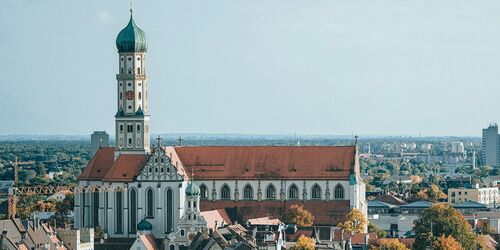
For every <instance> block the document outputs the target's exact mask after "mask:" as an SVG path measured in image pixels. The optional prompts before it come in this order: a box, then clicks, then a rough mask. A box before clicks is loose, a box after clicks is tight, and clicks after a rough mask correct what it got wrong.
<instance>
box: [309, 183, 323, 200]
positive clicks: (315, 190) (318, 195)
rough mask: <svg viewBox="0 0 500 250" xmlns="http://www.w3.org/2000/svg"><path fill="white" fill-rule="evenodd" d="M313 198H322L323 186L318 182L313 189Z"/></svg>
mask: <svg viewBox="0 0 500 250" xmlns="http://www.w3.org/2000/svg"><path fill="white" fill-rule="evenodd" d="M311 199H313V200H321V187H320V186H319V185H318V184H314V186H313V187H312V189H311Z"/></svg>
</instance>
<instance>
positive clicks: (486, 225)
mask: <svg viewBox="0 0 500 250" xmlns="http://www.w3.org/2000/svg"><path fill="white" fill-rule="evenodd" d="M479 232H480V233H481V234H494V233H495V229H494V228H493V227H492V226H491V225H490V223H489V222H486V223H484V225H483V228H481V230H480V231H479Z"/></svg>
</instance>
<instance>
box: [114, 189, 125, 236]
mask: <svg viewBox="0 0 500 250" xmlns="http://www.w3.org/2000/svg"><path fill="white" fill-rule="evenodd" d="M115 202H116V204H115V208H116V212H115V221H116V231H115V232H116V233H118V234H121V233H123V192H122V191H117V192H116V193H115Z"/></svg>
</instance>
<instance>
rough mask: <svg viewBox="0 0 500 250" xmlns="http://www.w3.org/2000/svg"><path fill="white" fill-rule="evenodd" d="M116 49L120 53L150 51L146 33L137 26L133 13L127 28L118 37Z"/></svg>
mask: <svg viewBox="0 0 500 250" xmlns="http://www.w3.org/2000/svg"><path fill="white" fill-rule="evenodd" d="M116 48H118V52H146V51H147V50H148V39H147V37H146V33H145V32H144V31H142V30H141V29H140V28H139V27H137V25H135V22H134V18H132V12H131V13H130V21H129V22H128V24H127V26H126V27H125V28H123V29H122V31H120V33H118V36H117V37H116Z"/></svg>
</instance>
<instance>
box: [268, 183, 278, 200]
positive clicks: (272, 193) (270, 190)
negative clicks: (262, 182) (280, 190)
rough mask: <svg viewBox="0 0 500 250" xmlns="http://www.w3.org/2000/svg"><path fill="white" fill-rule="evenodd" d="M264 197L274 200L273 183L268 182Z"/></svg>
mask: <svg viewBox="0 0 500 250" xmlns="http://www.w3.org/2000/svg"><path fill="white" fill-rule="evenodd" d="M266 199H268V200H275V199H276V188H275V187H274V185H273V184H270V185H269V186H267V188H266Z"/></svg>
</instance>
